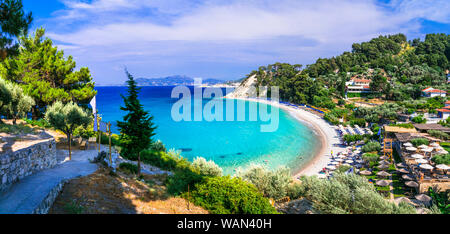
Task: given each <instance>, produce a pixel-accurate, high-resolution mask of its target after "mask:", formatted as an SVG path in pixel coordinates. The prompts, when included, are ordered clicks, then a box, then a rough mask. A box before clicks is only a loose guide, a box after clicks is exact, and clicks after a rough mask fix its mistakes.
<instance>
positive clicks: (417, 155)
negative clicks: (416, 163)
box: [411, 154, 423, 159]
mask: <svg viewBox="0 0 450 234" xmlns="http://www.w3.org/2000/svg"><path fill="white" fill-rule="evenodd" d="M411 157H412V158H415V159H419V158H423V155H421V154H413V155H411Z"/></svg>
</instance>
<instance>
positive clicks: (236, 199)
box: [190, 176, 277, 214]
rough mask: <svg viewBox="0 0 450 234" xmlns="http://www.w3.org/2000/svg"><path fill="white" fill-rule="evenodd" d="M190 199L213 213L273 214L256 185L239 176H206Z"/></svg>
mask: <svg viewBox="0 0 450 234" xmlns="http://www.w3.org/2000/svg"><path fill="white" fill-rule="evenodd" d="M190 196H191V200H192V201H193V202H194V203H195V204H196V205H198V206H201V207H204V208H205V209H207V210H209V211H210V212H211V213H213V214H275V213H277V211H276V210H275V208H274V207H273V206H272V205H271V204H270V202H269V200H268V199H267V198H264V197H263V195H262V194H261V193H259V192H258V190H257V189H256V187H255V186H254V185H252V184H250V183H247V182H245V181H243V180H242V179H240V178H230V177H229V176H226V177H208V178H206V180H205V181H204V182H203V183H200V184H197V185H196V186H195V190H194V191H192V193H191V194H190Z"/></svg>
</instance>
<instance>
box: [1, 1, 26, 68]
mask: <svg viewBox="0 0 450 234" xmlns="http://www.w3.org/2000/svg"><path fill="white" fill-rule="evenodd" d="M32 21H33V17H32V15H31V13H28V14H25V12H24V10H23V4H22V0H0V27H1V32H0V60H3V59H5V58H6V57H7V56H11V55H16V54H17V52H18V48H19V46H18V44H17V43H15V39H17V38H18V37H19V36H20V35H26V34H27V33H28V28H29V27H30V25H31V22H32Z"/></svg>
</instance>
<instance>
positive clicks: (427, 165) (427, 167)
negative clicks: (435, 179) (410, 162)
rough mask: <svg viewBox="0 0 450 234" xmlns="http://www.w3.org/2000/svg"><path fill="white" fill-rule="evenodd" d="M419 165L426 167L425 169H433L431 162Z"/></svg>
mask: <svg viewBox="0 0 450 234" xmlns="http://www.w3.org/2000/svg"><path fill="white" fill-rule="evenodd" d="M419 167H420V168H422V169H425V170H432V169H433V166H431V165H430V164H421V165H420V166H419Z"/></svg>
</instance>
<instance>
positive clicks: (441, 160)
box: [431, 154, 450, 165]
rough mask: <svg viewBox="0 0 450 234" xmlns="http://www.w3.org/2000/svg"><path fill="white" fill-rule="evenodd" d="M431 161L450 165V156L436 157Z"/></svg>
mask: <svg viewBox="0 0 450 234" xmlns="http://www.w3.org/2000/svg"><path fill="white" fill-rule="evenodd" d="M431 161H433V162H434V163H436V164H445V165H450V154H444V155H436V156H434V157H433V158H432V159H431Z"/></svg>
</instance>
